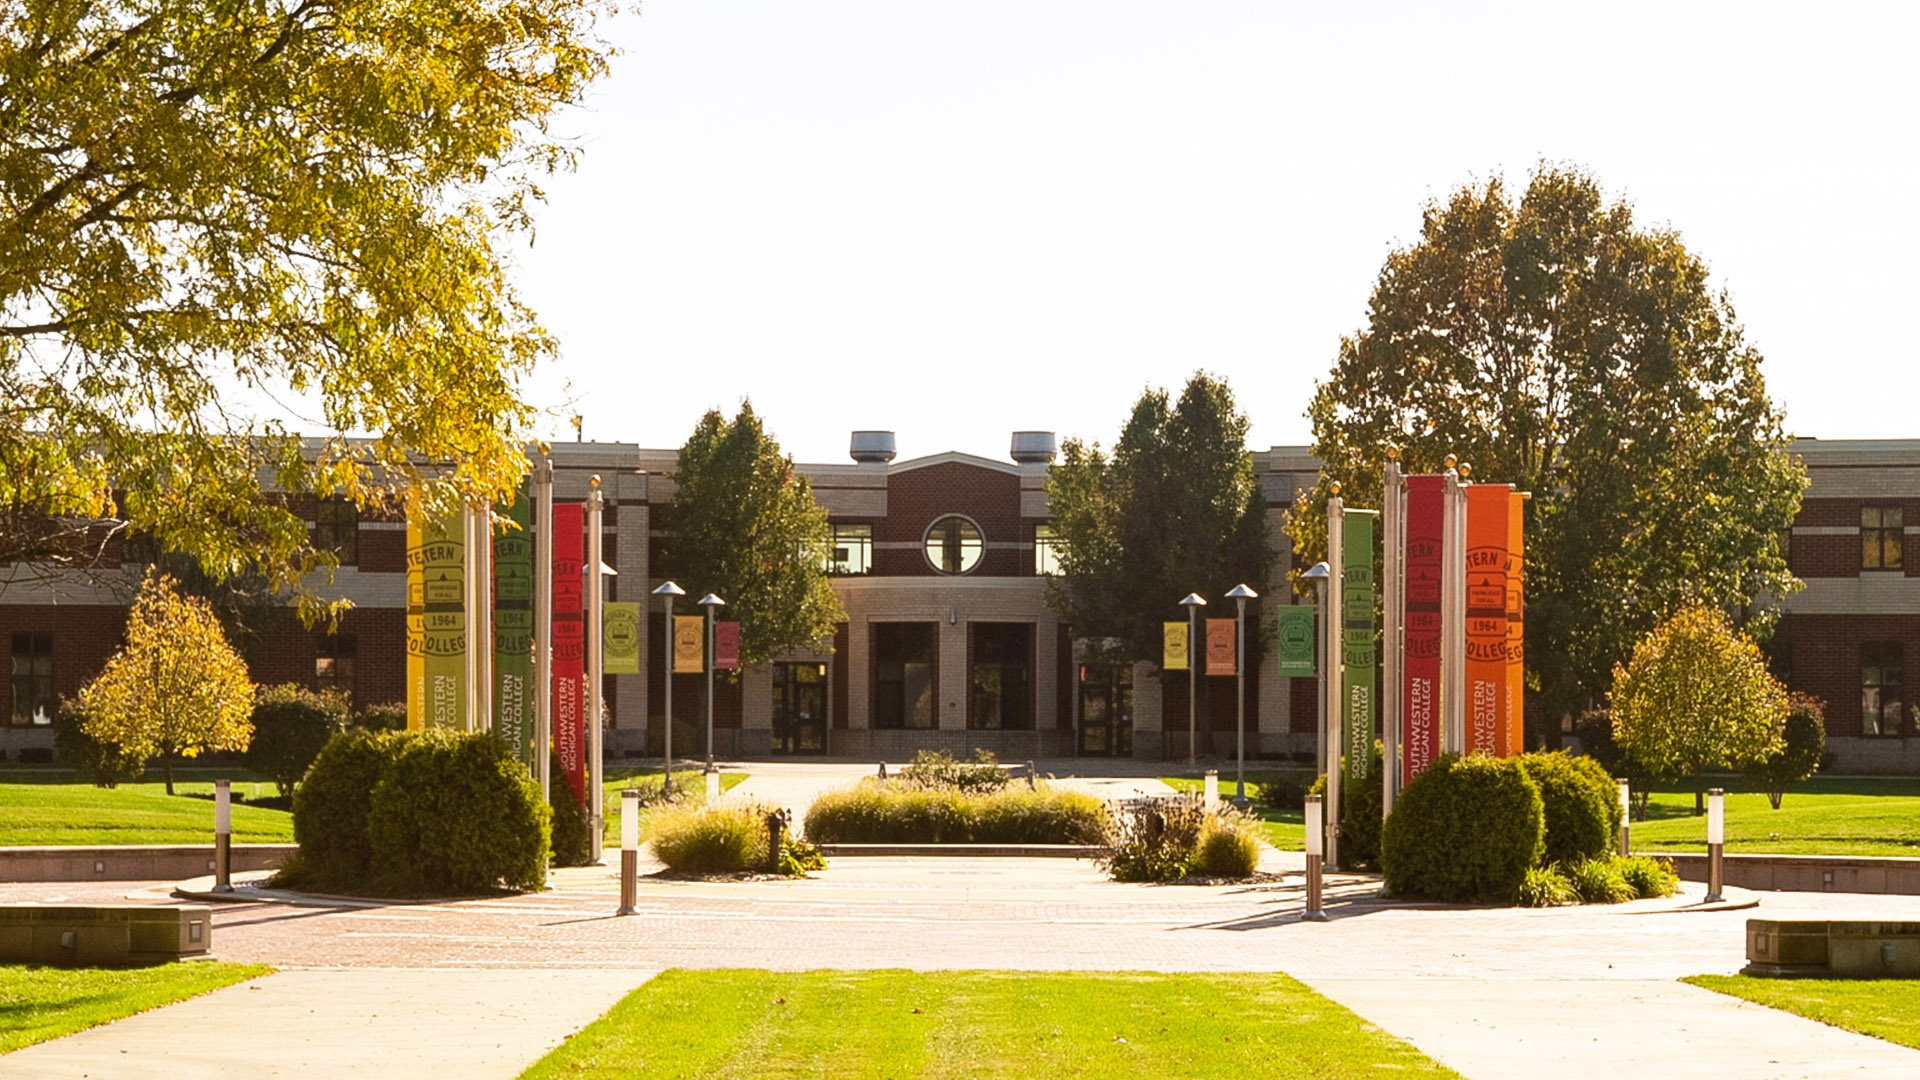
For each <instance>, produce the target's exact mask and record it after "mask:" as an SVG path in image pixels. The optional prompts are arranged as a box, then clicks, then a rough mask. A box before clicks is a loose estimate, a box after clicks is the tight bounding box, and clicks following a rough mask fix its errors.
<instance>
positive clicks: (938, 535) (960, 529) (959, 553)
mask: <svg viewBox="0 0 1920 1080" xmlns="http://www.w3.org/2000/svg"><path fill="white" fill-rule="evenodd" d="M986 546H987V545H986V541H985V540H984V539H982V538H981V536H980V529H979V527H978V526H976V525H974V523H973V522H971V521H968V520H967V519H966V518H963V517H961V516H959V515H958V514H954V515H949V516H947V517H943V518H941V519H940V520H939V521H936V522H934V523H933V528H931V529H928V530H927V561H928V562H930V563H932V564H933V568H934V569H935V570H938V571H940V572H941V573H943V574H964V573H966V572H967V571H969V570H972V569H973V568H974V567H976V566H978V565H980V555H981V553H982V552H984V551H985V550H986Z"/></svg>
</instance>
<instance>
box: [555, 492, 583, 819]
mask: <svg viewBox="0 0 1920 1080" xmlns="http://www.w3.org/2000/svg"><path fill="white" fill-rule="evenodd" d="M551 547H552V550H553V714H552V715H553V749H554V752H555V753H556V754H558V755H559V757H560V772H561V775H563V776H565V777H566V778H567V786H568V787H570V788H572V789H573V797H574V798H575V799H579V800H582V801H584V800H585V799H586V797H587V796H586V792H587V776H586V767H587V754H586V749H587V747H586V740H587V727H586V707H587V705H586V702H587V613H586V607H585V603H586V590H587V585H586V579H585V578H584V577H583V576H582V575H583V574H584V573H585V568H586V507H584V506H582V505H580V504H579V503H559V502H556V503H555V504H554V505H553V543H552V545H551Z"/></svg>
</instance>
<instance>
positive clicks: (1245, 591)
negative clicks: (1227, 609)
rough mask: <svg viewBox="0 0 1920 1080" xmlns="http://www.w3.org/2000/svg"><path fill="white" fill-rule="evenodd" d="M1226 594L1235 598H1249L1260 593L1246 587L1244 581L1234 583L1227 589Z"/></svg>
mask: <svg viewBox="0 0 1920 1080" xmlns="http://www.w3.org/2000/svg"><path fill="white" fill-rule="evenodd" d="M1227 595H1228V596H1231V597H1233V598H1234V599H1235V600H1251V599H1253V598H1254V597H1256V596H1259V595H1260V594H1259V593H1257V592H1254V591H1253V590H1252V589H1249V588H1247V586H1246V583H1244V582H1242V583H1241V584H1239V585H1235V586H1234V587H1233V588H1231V589H1228V590H1227Z"/></svg>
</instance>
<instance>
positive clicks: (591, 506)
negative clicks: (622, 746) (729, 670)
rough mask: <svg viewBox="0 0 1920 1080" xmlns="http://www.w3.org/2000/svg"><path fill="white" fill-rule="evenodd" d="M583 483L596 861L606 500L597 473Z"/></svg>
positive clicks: (601, 815) (596, 858)
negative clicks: (584, 494) (601, 560)
mask: <svg viewBox="0 0 1920 1080" xmlns="http://www.w3.org/2000/svg"><path fill="white" fill-rule="evenodd" d="M587 485H588V486H589V487H590V488H592V490H591V491H589V492H588V493H587V604H586V609H587V610H586V616H587V694H586V698H587V700H586V706H587V716H586V727H587V854H588V856H589V858H591V860H592V861H593V862H596V863H597V862H600V861H601V859H602V858H603V856H604V849H603V840H604V837H605V834H606V829H607V823H606V816H607V811H606V795H605V791H604V789H603V788H602V784H603V783H604V782H605V781H606V767H607V766H606V755H605V753H604V752H603V749H604V748H603V747H602V746H601V741H602V739H604V738H605V732H604V731H603V730H602V724H601V718H600V695H601V693H602V689H601V681H602V680H601V669H602V667H603V666H604V659H603V657H602V656H601V645H602V641H601V637H602V635H601V625H600V624H601V622H602V621H603V618H604V611H605V601H604V600H603V599H602V597H601V587H602V584H601V583H602V577H601V574H600V559H601V556H602V555H604V554H605V551H604V550H603V549H604V544H603V537H602V536H601V535H600V522H601V520H602V517H603V511H604V509H605V507H606V499H605V497H604V496H603V495H602V494H601V493H600V474H599V473H595V474H594V475H593V477H592V478H591V479H589V480H588V481H587Z"/></svg>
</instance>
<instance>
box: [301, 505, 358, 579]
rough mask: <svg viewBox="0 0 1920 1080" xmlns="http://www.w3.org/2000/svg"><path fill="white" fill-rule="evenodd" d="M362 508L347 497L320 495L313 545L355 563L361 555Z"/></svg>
mask: <svg viewBox="0 0 1920 1080" xmlns="http://www.w3.org/2000/svg"><path fill="white" fill-rule="evenodd" d="M359 541H360V508H359V507H357V506H355V505H353V503H352V502H351V501H349V500H347V499H321V500H320V506H319V509H317V510H315V511H314V514H313V546H314V547H315V548H318V549H319V550H321V551H331V552H333V553H334V554H335V555H338V556H340V565H342V566H352V565H354V564H355V563H356V562H358V561H359V555H360V543H359Z"/></svg>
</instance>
